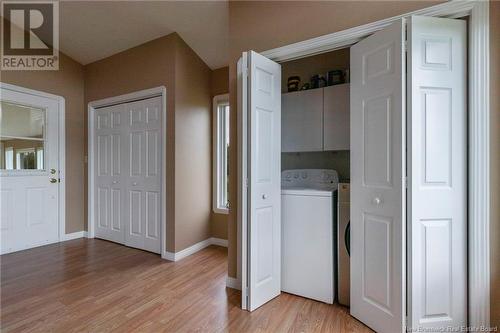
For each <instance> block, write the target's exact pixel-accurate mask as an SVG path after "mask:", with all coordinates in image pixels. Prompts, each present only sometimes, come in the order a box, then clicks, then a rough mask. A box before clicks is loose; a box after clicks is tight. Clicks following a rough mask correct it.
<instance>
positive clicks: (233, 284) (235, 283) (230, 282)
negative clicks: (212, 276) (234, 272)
mask: <svg viewBox="0 0 500 333" xmlns="http://www.w3.org/2000/svg"><path fill="white" fill-rule="evenodd" d="M226 287H228V288H231V289H237V290H241V282H240V281H239V280H238V279H237V278H233V277H230V276H228V277H226Z"/></svg>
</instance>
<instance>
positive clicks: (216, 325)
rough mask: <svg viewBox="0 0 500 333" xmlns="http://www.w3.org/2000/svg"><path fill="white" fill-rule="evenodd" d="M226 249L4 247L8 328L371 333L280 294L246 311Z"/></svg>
mask: <svg viewBox="0 0 500 333" xmlns="http://www.w3.org/2000/svg"><path fill="white" fill-rule="evenodd" d="M226 260H227V250H226V249H225V248H222V247H217V246H211V247H208V248H206V249H204V250H202V251H200V252H198V253H196V254H194V255H192V256H190V257H188V258H185V259H183V260H180V261H178V262H169V261H165V260H162V259H161V258H160V257H159V256H158V255H155V254H152V253H148V252H144V251H140V250H136V249H132V248H128V247H125V246H121V245H118V244H114V243H111V242H107V241H103V240H97V239H78V240H73V241H68V242H63V243H58V244H54V245H47V246H43V247H39V248H35V249H31V250H26V251H21V252H17V253H12V254H7V255H3V256H1V257H0V261H1V275H0V276H1V289H0V292H1V304H0V305H1V308H0V330H1V332H111V331H112V332H371V331H370V330H369V329H368V328H367V327H366V326H364V325H363V324H362V323H360V322H359V321H357V320H356V319H354V318H353V317H351V316H349V314H348V309H347V308H345V307H341V306H338V305H327V304H324V303H320V302H315V301H312V300H308V299H305V298H301V297H297V296H293V295H289V294H285V293H283V294H282V295H281V296H279V297H277V298H276V299H274V300H273V301H271V302H269V303H267V304H265V305H264V306H263V307H261V308H260V309H258V310H256V311H254V312H252V313H250V312H247V311H242V310H241V309H240V308H239V305H240V293H239V292H238V291H236V290H233V289H229V288H226V287H225V279H226V274H227V262H226Z"/></svg>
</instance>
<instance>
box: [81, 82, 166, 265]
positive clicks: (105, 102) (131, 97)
mask: <svg viewBox="0 0 500 333" xmlns="http://www.w3.org/2000/svg"><path fill="white" fill-rule="evenodd" d="M157 96H161V103H162V113H163V122H162V131H163V132H162V133H163V135H162V141H161V142H162V161H161V199H160V202H161V203H162V205H161V256H162V258H163V259H167V258H166V256H167V246H166V239H167V237H166V230H167V208H166V198H167V182H166V179H167V177H166V173H167V172H166V170H167V169H166V168H167V157H166V155H167V154H166V151H165V149H166V147H167V133H166V131H167V89H166V88H165V86H160V87H155V88H151V89H145V90H141V91H136V92H133V93H129V94H124V95H120V96H115V97H110V98H105V99H101V100H97V101H93V102H90V103H89V104H88V163H87V165H88V188H89V191H88V220H87V229H88V238H94V237H95V218H94V208H95V207H94V206H95V200H94V199H95V189H94V182H93V181H92V180H93V179H94V175H95V170H94V129H95V122H94V117H93V114H94V112H95V110H96V109H97V108H100V107H105V106H111V105H114V104H121V103H127V102H132V101H136V100H141V99H147V98H151V97H157Z"/></svg>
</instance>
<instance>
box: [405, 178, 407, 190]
mask: <svg viewBox="0 0 500 333" xmlns="http://www.w3.org/2000/svg"><path fill="white" fill-rule="evenodd" d="M405 188H408V177H405Z"/></svg>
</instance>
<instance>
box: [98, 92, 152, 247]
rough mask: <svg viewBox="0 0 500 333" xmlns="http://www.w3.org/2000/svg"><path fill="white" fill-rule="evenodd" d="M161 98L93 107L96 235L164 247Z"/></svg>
mask: <svg viewBox="0 0 500 333" xmlns="http://www.w3.org/2000/svg"><path fill="white" fill-rule="evenodd" d="M161 110H162V108H161V98H160V97H154V98H149V99H144V100H140V101H134V102H129V103H122V104H117V105H113V106H108V107H103V108H99V109H97V110H96V111H95V115H94V124H95V131H94V132H95V136H94V156H95V158H94V170H95V179H94V188H95V192H94V193H95V200H94V202H95V209H94V212H95V221H96V237H98V238H103V239H107V240H111V241H114V242H117V243H121V244H125V245H127V246H131V247H136V248H139V249H143V250H146V251H151V252H155V253H160V251H161V241H160V239H161V236H160V235H161V203H162V201H161V196H160V193H161V181H162V180H161V161H162V144H161V142H162V141H161V138H162V125H161V124H162V120H161V117H162V111H161Z"/></svg>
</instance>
